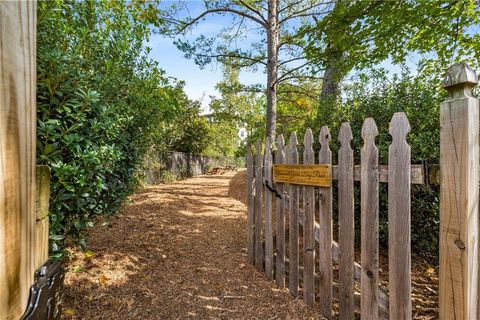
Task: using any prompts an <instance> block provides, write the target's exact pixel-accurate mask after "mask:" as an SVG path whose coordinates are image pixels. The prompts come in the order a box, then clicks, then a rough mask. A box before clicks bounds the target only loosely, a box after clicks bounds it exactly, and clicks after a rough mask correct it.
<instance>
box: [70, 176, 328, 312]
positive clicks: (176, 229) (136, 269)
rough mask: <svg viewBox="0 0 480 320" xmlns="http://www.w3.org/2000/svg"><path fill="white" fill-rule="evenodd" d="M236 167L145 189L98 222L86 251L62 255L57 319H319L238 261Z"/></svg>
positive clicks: (240, 207)
mask: <svg viewBox="0 0 480 320" xmlns="http://www.w3.org/2000/svg"><path fill="white" fill-rule="evenodd" d="M244 174H245V172H244V171H240V172H239V173H238V174H237V175H236V176H234V175H235V174H234V173H227V174H225V175H222V176H202V177H198V178H193V179H189V180H185V181H180V182H175V183H171V184H165V185H159V186H154V187H150V188H146V189H144V190H141V191H139V192H137V193H136V194H135V195H133V196H132V197H131V199H130V200H131V202H130V204H128V205H127V206H126V207H125V208H124V209H123V210H122V212H121V214H119V215H118V216H117V217H114V218H112V219H111V220H110V221H99V222H98V223H97V225H96V227H95V228H93V229H92V230H91V232H90V234H89V237H88V239H89V249H90V250H91V251H92V252H93V256H91V257H86V256H85V254H84V253H82V252H80V251H77V250H72V252H71V260H70V261H69V262H68V265H67V276H66V283H65V296H64V301H65V303H64V318H66V319H119V318H123V319H271V318H272V319H274V318H278V319H306V318H308V319H319V316H318V314H317V312H316V311H315V310H314V309H310V308H307V307H306V306H304V305H303V303H302V302H301V301H300V300H298V299H292V298H291V297H290V295H289V294H288V292H287V291H286V290H285V289H276V288H275V286H274V285H273V283H271V282H269V281H266V280H265V278H264V276H263V275H261V274H259V273H257V272H255V271H254V269H253V268H252V267H251V266H249V265H247V264H246V262H245V261H246V249H245V245H246V241H245V238H246V235H245V223H246V208H245V205H244V204H243V203H242V202H240V201H238V200H235V199H239V200H241V199H242V195H241V192H242V191H241V190H243V189H245V188H244V186H241V185H239V184H237V182H238V181H241V180H243V179H238V177H239V176H240V177H241V176H242V175H244ZM232 177H233V179H232ZM237 179H238V181H237ZM236 181H237V182H236ZM229 182H230V184H229ZM242 188H243V189H242ZM243 192H244V191H243ZM243 197H244V195H243Z"/></svg>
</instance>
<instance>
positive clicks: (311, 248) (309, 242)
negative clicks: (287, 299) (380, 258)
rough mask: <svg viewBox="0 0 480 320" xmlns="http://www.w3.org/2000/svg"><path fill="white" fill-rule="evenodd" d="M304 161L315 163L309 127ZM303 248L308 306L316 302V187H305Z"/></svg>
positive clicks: (306, 302)
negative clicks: (314, 232) (314, 230)
mask: <svg viewBox="0 0 480 320" xmlns="http://www.w3.org/2000/svg"><path fill="white" fill-rule="evenodd" d="M303 145H304V151H303V163H304V164H314V163H315V153H314V152H313V147H312V145H313V134H312V130H310V129H307V131H306V132H305V138H304V140H303ZM303 210H304V213H305V214H304V217H303V218H304V222H303V250H304V271H305V272H304V275H303V301H304V302H305V304H306V305H308V306H313V305H314V303H315V281H314V280H315V239H314V235H313V226H314V224H315V187H312V186H304V187H303Z"/></svg>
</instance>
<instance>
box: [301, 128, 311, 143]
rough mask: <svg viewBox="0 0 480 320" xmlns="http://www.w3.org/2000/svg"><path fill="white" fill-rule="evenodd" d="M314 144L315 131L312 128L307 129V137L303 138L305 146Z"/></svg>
mask: <svg viewBox="0 0 480 320" xmlns="http://www.w3.org/2000/svg"><path fill="white" fill-rule="evenodd" d="M312 144H313V133H312V129H310V128H308V129H307V131H305V137H304V138H303V145H304V146H305V148H307V147H310V148H311V147H312Z"/></svg>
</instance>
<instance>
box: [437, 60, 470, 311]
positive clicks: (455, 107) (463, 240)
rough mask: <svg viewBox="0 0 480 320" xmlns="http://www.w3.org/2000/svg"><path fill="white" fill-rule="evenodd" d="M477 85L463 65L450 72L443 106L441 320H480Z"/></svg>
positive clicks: (441, 113) (441, 153)
mask: <svg viewBox="0 0 480 320" xmlns="http://www.w3.org/2000/svg"><path fill="white" fill-rule="evenodd" d="M477 82H478V80H477V77H476V75H475V72H474V71H473V70H472V69H471V68H470V67H469V66H468V65H466V64H465V63H459V64H455V65H453V66H451V67H450V68H449V69H448V72H447V77H446V78H445V80H444V84H443V86H444V88H446V89H447V90H448V93H449V97H448V99H447V100H446V101H445V102H442V104H441V105H440V172H441V184H440V277H439V278H440V293H439V303H440V310H439V311H440V319H444V320H445V319H477V317H479V310H478V286H479V284H478V281H479V267H478V265H479V262H478V261H479V253H478V250H479V249H478V248H479V239H478V237H479V230H478V228H479V226H478V221H479V220H478V219H479V215H478V200H479V199H478V196H479V194H478V192H479V190H478V184H479V172H478V170H479V147H478V143H479V141H478V135H479V120H478V119H479V110H478V109H479V100H478V99H476V98H474V97H472V88H473V87H474V86H475V85H476V83H477Z"/></svg>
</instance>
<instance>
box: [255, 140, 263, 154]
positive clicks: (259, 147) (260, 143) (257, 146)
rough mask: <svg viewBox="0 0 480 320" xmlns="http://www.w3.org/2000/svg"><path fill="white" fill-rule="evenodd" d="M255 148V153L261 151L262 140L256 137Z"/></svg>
mask: <svg viewBox="0 0 480 320" xmlns="http://www.w3.org/2000/svg"><path fill="white" fill-rule="evenodd" d="M256 149H257V150H256V151H257V155H258V154H259V153H261V152H262V140H261V139H260V138H258V139H257V143H256Z"/></svg>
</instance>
